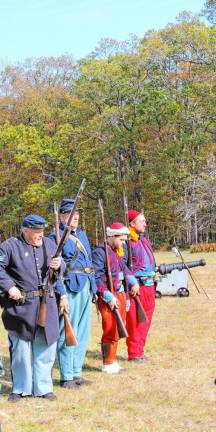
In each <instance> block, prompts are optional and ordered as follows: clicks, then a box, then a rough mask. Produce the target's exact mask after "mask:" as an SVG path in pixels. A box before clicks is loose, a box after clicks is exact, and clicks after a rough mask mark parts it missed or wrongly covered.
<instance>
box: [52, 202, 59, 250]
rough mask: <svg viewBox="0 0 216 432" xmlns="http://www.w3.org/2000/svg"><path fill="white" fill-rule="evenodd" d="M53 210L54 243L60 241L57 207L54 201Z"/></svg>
mask: <svg viewBox="0 0 216 432" xmlns="http://www.w3.org/2000/svg"><path fill="white" fill-rule="evenodd" d="M53 212H54V217H55V235H56V244H57V245H59V243H60V233H59V209H58V205H57V203H56V202H54V204H53Z"/></svg>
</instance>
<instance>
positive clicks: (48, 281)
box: [38, 179, 86, 327]
mask: <svg viewBox="0 0 216 432" xmlns="http://www.w3.org/2000/svg"><path fill="white" fill-rule="evenodd" d="M85 184H86V180H85V179H83V180H82V183H81V185H80V188H79V191H78V193H77V196H76V199H75V201H74V205H73V208H72V210H71V212H70V215H69V218H68V222H67V225H66V226H65V228H64V231H63V234H62V237H61V240H60V242H59V245H58V246H57V250H56V253H55V255H54V257H53V258H57V257H59V256H60V255H61V253H62V249H63V247H64V244H65V243H66V241H67V239H68V237H69V235H70V231H71V227H70V224H71V221H72V219H73V216H74V214H75V212H76V209H77V205H78V203H79V201H80V199H81V196H82V193H83V190H84V188H85ZM53 276H54V271H53V270H52V269H51V268H49V269H48V271H47V275H46V277H45V280H44V283H43V295H42V300H41V306H40V312H39V318H38V325H39V326H41V327H45V325H46V315H47V304H46V297H47V292H48V291H49V287H50V286H52V285H53Z"/></svg>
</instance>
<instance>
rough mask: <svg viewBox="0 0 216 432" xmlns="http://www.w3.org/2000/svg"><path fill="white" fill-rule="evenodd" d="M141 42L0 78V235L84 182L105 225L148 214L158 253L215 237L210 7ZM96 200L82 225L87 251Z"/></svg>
mask: <svg viewBox="0 0 216 432" xmlns="http://www.w3.org/2000/svg"><path fill="white" fill-rule="evenodd" d="M203 13H204V15H205V17H207V19H208V21H207V20H206V19H205V20H204V19H203V18H202V17H200V16H194V15H192V14H191V13H189V12H183V13H181V14H180V15H179V17H178V19H177V21H176V22H175V23H172V24H168V25H167V26H166V27H165V28H163V29H161V30H159V31H156V30H149V31H148V32H147V33H146V34H145V35H144V37H143V38H137V37H136V36H132V37H131V38H130V39H129V40H127V41H124V42H119V41H117V40H113V39H102V40H101V41H100V43H99V45H98V46H97V47H96V49H95V51H94V52H93V53H91V54H90V55H89V56H87V57H86V58H84V59H82V60H80V61H78V62H75V61H74V59H73V57H72V56H70V55H64V56H61V57H57V58H54V57H49V58H39V59H27V60H26V61H25V62H24V63H23V64H16V65H8V66H7V67H5V68H4V70H2V71H1V74H0V170H1V176H0V191H1V192H0V212H1V219H0V221H1V222H0V229H1V231H2V235H3V238H6V237H8V236H9V235H12V234H15V233H17V232H18V230H19V224H20V221H21V219H22V217H23V215H25V214H27V213H29V212H35V213H37V212H39V213H40V214H42V215H44V216H45V215H46V216H47V217H48V219H49V221H50V223H52V220H53V216H52V206H53V202H54V201H59V200H60V199H61V198H63V197H65V196H68V197H69V196H70V197H71V196H73V195H74V194H75V193H76V191H77V189H78V186H79V183H80V181H81V179H82V178H83V177H85V178H86V179H87V191H88V192H90V193H91V194H93V195H94V196H97V197H101V198H103V200H104V205H105V209H106V218H107V223H109V222H110V220H111V218H118V219H120V220H123V206H122V191H123V190H125V191H126V193H127V196H128V201H129V206H130V207H135V208H138V209H143V211H144V212H145V214H146V216H147V220H148V221H149V231H150V234H151V238H152V239H153V241H154V243H155V245H158V244H162V243H166V244H169V243H171V242H172V241H173V240H174V239H175V240H176V241H177V242H179V243H181V244H185V245H188V244H191V243H196V242H199V241H202V242H203V241H215V239H216V145H215V137H216V128H215V117H216V103H215V76H216V74H215V72H216V57H215V47H216V44H215V42H216V30H215V26H214V24H215V21H214V17H215V2H214V1H213V2H212V1H207V2H206V4H205V10H204V12H203ZM96 204H97V203H96V201H93V200H91V198H90V197H89V195H88V194H86V196H85V197H84V200H83V203H82V205H83V209H84V211H83V212H82V215H83V217H82V219H83V224H84V225H85V226H86V228H87V230H88V232H89V233H90V234H91V239H92V241H93V242H94V239H95V235H96V234H95V230H96V226H99V225H100V224H99V222H98V214H97V208H96V207H97V206H96Z"/></svg>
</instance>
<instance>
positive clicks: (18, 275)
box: [0, 235, 64, 345]
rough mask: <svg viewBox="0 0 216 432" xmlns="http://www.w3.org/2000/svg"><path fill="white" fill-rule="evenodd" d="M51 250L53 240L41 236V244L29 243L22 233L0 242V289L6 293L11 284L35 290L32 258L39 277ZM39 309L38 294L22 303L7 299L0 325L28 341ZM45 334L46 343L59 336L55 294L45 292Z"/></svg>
mask: <svg viewBox="0 0 216 432" xmlns="http://www.w3.org/2000/svg"><path fill="white" fill-rule="evenodd" d="M55 250H56V246H55V244H54V243H53V242H52V241H51V240H49V239H47V238H44V239H43V246H40V247H33V246H31V245H29V244H28V243H27V242H26V241H25V239H24V237H23V236H22V235H21V236H20V237H11V238H9V239H8V240H6V241H4V242H3V243H1V245H0V290H1V291H3V292H5V293H7V292H8V290H9V289H10V288H12V287H13V286H16V287H17V288H20V289H21V290H24V291H26V292H27V291H35V290H37V289H38V286H39V278H38V273H37V270H36V262H37V263H38V268H39V269H40V270H41V277H42V280H43V279H44V278H45V275H46V273H47V270H48V267H49V263H50V260H51V258H52V256H53V255H54V253H55ZM34 251H35V256H34ZM35 257H36V260H35ZM63 267H64V266H63ZM62 270H63V268H62ZM39 310H40V298H39V297H35V298H34V299H31V300H30V299H27V300H26V301H25V303H24V304H22V303H20V302H16V301H14V300H10V301H9V302H8V304H7V305H6V306H5V307H4V311H3V314H2V319H3V323H4V326H5V328H6V329H7V330H12V331H15V332H16V333H17V334H18V336H19V337H20V338H21V339H23V340H26V341H32V340H33V339H34V335H35V331H36V328H37V319H38V314H39ZM45 336H46V340H47V344H48V345H51V344H52V343H54V342H55V341H56V340H57V339H58V337H59V319H58V309H57V303H56V297H55V296H54V297H50V296H49V294H48V295H47V317H46V325H45Z"/></svg>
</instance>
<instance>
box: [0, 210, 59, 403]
mask: <svg viewBox="0 0 216 432" xmlns="http://www.w3.org/2000/svg"><path fill="white" fill-rule="evenodd" d="M45 226H46V222H45V220H44V219H43V218H42V217H41V216H38V215H28V216H26V217H25V218H24V220H23V223H22V233H21V235H20V236H19V237H11V238H9V239H8V240H6V241H4V242H3V243H2V244H1V245H0V290H1V291H2V292H3V293H4V294H5V297H4V299H3V307H4V311H3V314H2V319H3V323H4V326H5V328H6V330H7V331H8V336H9V343H10V347H9V349H10V360H11V376H12V385H13V386H12V393H11V394H10V396H9V401H11V402H18V401H19V400H20V399H21V398H22V397H25V396H31V395H32V393H33V394H34V395H35V396H38V397H43V398H45V399H48V400H55V399H56V396H55V395H54V393H53V382H52V376H51V371H52V367H53V364H54V361H55V353H56V343H57V339H58V337H59V319H58V308H57V303H56V297H55V294H54V292H53V288H52V287H50V288H49V289H47V292H46V306H47V314H46V322H45V326H44V327H40V326H38V324H37V320H38V316H39V311H40V298H41V295H42V287H43V281H44V278H45V276H46V273H47V270H48V268H49V267H50V268H51V269H53V270H54V274H55V275H56V277H57V276H58V275H60V273H61V271H63V270H64V265H63V264H61V259H60V258H52V257H53V256H54V254H55V250H56V246H55V244H54V243H53V242H52V241H51V240H50V239H47V238H44V228H45ZM61 294H62V296H63V297H62V299H61V300H60V307H61V309H62V310H63V309H64V308H66V307H67V302H66V300H65V297H64V294H65V292H64V290H63V289H62V292H61ZM31 356H32V362H31ZM31 363H32V364H31ZM32 366H33V368H32ZM32 369H33V370H32ZM32 375H33V377H32ZM32 378H33V379H32ZM32 382H33V384H32Z"/></svg>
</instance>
